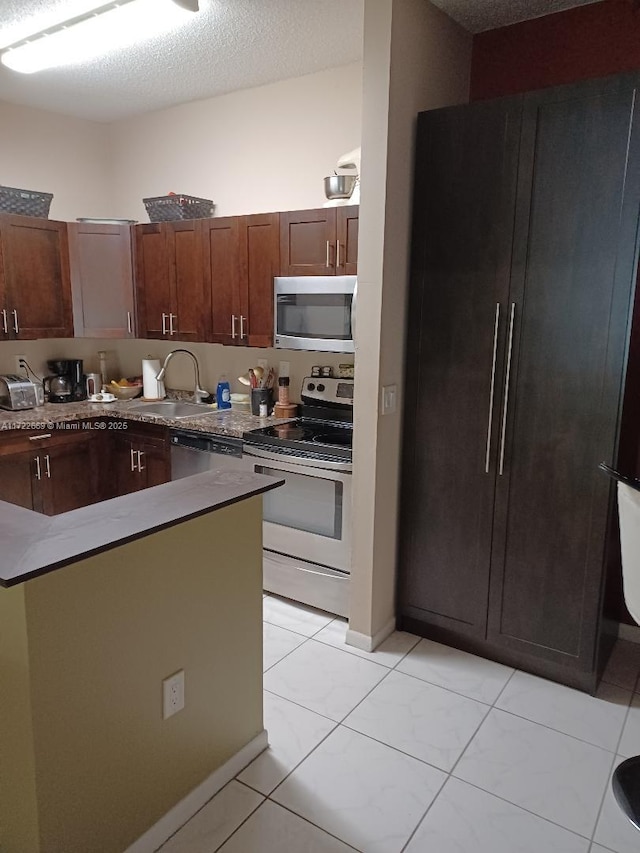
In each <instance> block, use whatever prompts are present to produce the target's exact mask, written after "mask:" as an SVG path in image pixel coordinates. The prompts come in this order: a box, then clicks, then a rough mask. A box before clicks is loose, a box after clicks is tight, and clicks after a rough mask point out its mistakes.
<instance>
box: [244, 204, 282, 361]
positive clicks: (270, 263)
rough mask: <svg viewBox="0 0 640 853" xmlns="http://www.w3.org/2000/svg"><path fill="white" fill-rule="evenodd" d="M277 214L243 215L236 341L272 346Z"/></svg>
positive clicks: (276, 268) (278, 225)
mask: <svg viewBox="0 0 640 853" xmlns="http://www.w3.org/2000/svg"><path fill="white" fill-rule="evenodd" d="M279 228H280V217H279V216H278V214H277V213H272V214H263V215H257V216H245V217H243V222H242V250H241V270H242V278H243V285H242V286H241V289H240V296H241V305H240V314H241V332H242V333H243V335H242V336H241V339H240V343H241V344H243V345H245V346H246V345H247V344H248V345H249V346H250V347H272V346H273V310H274V306H273V300H274V297H273V279H274V277H275V276H276V275H278V272H279V269H280V231H279Z"/></svg>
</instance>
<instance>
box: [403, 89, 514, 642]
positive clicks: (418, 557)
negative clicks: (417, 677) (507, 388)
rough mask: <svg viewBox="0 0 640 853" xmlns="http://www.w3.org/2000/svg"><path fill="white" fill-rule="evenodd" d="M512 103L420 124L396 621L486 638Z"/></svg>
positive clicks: (509, 225) (453, 111) (510, 214)
mask: <svg viewBox="0 0 640 853" xmlns="http://www.w3.org/2000/svg"><path fill="white" fill-rule="evenodd" d="M520 111H521V103H520V99H515V100H511V101H507V100H504V101H501V102H500V103H488V102H483V103H477V104H473V105H471V106H465V107H454V108H450V109H444V110H437V111H434V112H429V113H422V114H421V115H420V116H419V122H418V142H417V151H416V185H415V211H414V234H413V250H412V272H411V291H410V292H411V296H410V306H409V318H410V322H409V330H408V351H407V376H406V397H407V406H406V411H405V424H406V426H405V439H404V448H403V449H404V459H403V486H402V511H401V520H402V521H401V523H402V527H401V531H400V542H401V553H400V578H399V607H400V613H401V616H404V617H409V618H411V619H413V620H418V621H420V622H421V623H422V624H429V625H432V626H436V627H438V628H440V629H445V630H449V631H452V632H455V633H456V634H458V635H459V634H468V635H475V636H478V637H482V638H483V637H484V635H485V630H486V618H487V601H488V593H489V569H490V554H491V521H492V514H493V498H494V491H495V477H496V454H497V446H498V445H497V439H498V432H499V431H498V423H497V421H498V411H499V408H498V407H499V402H500V400H499V398H500V391H501V386H500V383H497V382H495V383H494V381H493V380H494V376H497V375H499V372H500V369H501V365H502V358H503V351H504V339H505V333H506V316H505V314H506V310H505V307H506V299H507V295H508V290H509V263H510V258H511V247H512V239H513V226H514V211H515V195H516V178H517V168H518V141H519V121H520Z"/></svg>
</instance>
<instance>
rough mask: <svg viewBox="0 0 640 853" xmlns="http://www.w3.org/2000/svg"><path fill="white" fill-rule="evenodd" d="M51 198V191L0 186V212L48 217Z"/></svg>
mask: <svg viewBox="0 0 640 853" xmlns="http://www.w3.org/2000/svg"><path fill="white" fill-rule="evenodd" d="M52 198H53V193H39V192H35V191H34V190H20V189H17V188H16V187H2V186H0V213H17V214H18V215H19V216H40V217H42V218H43V219H48V218H49V208H50V207H51V199H52Z"/></svg>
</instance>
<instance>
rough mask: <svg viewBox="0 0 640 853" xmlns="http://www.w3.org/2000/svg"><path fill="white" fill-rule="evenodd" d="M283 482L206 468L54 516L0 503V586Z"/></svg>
mask: <svg viewBox="0 0 640 853" xmlns="http://www.w3.org/2000/svg"><path fill="white" fill-rule="evenodd" d="M68 405H69V406H71V405H72V404H71V403H69V404H68ZM84 416H85V417H86V415H84ZM283 483H284V480H274V479H273V478H272V477H265V476H263V475H262V474H253V473H249V472H246V471H226V470H225V471H208V472H206V473H204V474H195V475H194V476H192V477H185V478H184V479H182V480H174V481H173V482H171V483H164V484H163V485H161V486H154V487H153V488H150V489H144V490H143V491H140V492H134V493H133V494H129V495H122V497H119V498H113V499H112V500H108V501H102V502H101V503H97V504H92V505H91V506H86V507H82V508H81V509H76V510H73V511H71V512H65V513H63V514H61V515H55V516H48V515H41V514H40V513H37V512H32V510H30V509H24V508H23V507H19V506H14V504H9V503H5V502H3V501H0V542H2V555H1V557H0V587H11V586H15V585H17V584H20V583H23V582H24V581H27V580H30V579H31V578H35V577H39V576H40V575H44V574H47V573H48V572H51V571H54V570H55V569H59V568H62V567H63V566H68V565H70V564H71V563H76V562H79V561H80V560H83V559H85V558H86V557H90V556H91V555H93V554H98V553H101V552H103V551H109V550H111V549H112V548H117V547H118V546H119V545H124V544H125V543H126V542H131V541H133V540H135V539H140V538H142V537H144V536H150V535H151V534H152V533H156V532H158V531H160V530H164V529H166V528H168V527H173V526H175V525H177V524H181V523H182V522H184V521H188V520H189V519H192V518H197V517H198V516H201V515H206V514H207V513H209V512H214V511H215V510H218V509H221V508H222V507H225V506H228V505H229V504H232V503H237V502H238V501H242V500H245V499H246V498H250V497H253V496H254V495H260V494H262V493H264V492H268V491H270V490H271V489H275V488H277V487H278V486H281V485H283Z"/></svg>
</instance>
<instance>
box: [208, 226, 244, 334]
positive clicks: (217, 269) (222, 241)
mask: <svg viewBox="0 0 640 853" xmlns="http://www.w3.org/2000/svg"><path fill="white" fill-rule="evenodd" d="M240 222H241V217H239V216H223V217H220V219H206V220H204V221H203V225H202V228H203V253H204V281H205V286H206V288H207V291H208V293H210V294H211V340H212V341H213V342H214V343H216V344H230V345H231V344H232V345H235V344H239V343H240V311H241V306H240V276H241V271H240V227H241V226H240Z"/></svg>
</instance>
